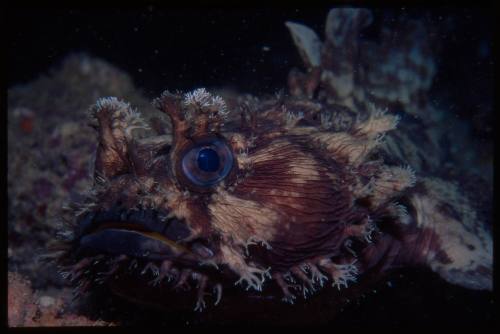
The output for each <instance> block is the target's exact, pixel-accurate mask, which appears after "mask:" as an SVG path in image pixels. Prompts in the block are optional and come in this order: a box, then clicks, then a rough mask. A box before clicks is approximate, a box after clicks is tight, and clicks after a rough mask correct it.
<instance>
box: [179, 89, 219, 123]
mask: <svg viewBox="0 0 500 334" xmlns="http://www.w3.org/2000/svg"><path fill="white" fill-rule="evenodd" d="M183 104H184V106H186V107H189V106H191V107H195V108H197V109H199V110H201V111H204V112H217V114H218V115H219V116H220V117H222V118H225V117H226V116H227V114H228V109H227V105H226V102H225V101H224V99H223V98H222V97H220V96H215V95H212V94H210V93H209V92H207V90H206V89H205V88H198V89H195V90H193V91H192V92H188V93H186V94H184V99H183Z"/></svg>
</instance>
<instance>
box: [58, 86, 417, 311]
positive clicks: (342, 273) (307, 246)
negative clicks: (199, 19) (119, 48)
mask: <svg viewBox="0 0 500 334" xmlns="http://www.w3.org/2000/svg"><path fill="white" fill-rule="evenodd" d="M154 104H155V106H156V107H157V108H158V109H159V110H160V111H162V112H164V113H166V114H167V115H168V117H169V118H170V121H171V129H172V131H171V134H169V135H163V136H153V137H148V138H142V139H137V138H135V137H134V136H133V132H134V130H135V129H140V128H147V127H148V125H146V123H145V122H144V121H143V120H142V119H141V116H140V114H139V113H138V112H136V111H135V110H133V109H132V108H131V106H130V105H129V104H128V103H125V102H123V101H120V100H118V99H116V98H103V99H100V100H98V101H97V103H96V104H95V105H94V106H92V107H91V108H90V112H89V113H90V115H91V117H92V119H93V120H94V121H96V129H97V133H98V141H99V144H98V148H97V152H96V159H95V169H94V184H93V187H92V189H91V191H90V192H89V194H88V195H87V197H86V198H85V200H84V201H83V202H82V203H80V205H79V206H78V207H77V208H76V209H75V211H74V215H73V216H74V220H73V223H72V224H71V233H67V235H71V237H69V238H68V240H66V241H65V245H66V246H65V251H64V252H63V253H64V255H63V256H61V257H60V263H61V266H62V267H63V268H65V269H64V275H65V277H67V278H69V279H70V280H73V281H77V282H79V284H78V289H77V291H78V292H83V291H85V290H87V289H89V288H91V287H92V286H93V285H94V284H103V283H108V284H112V282H113V280H114V279H115V278H116V277H118V276H121V277H123V276H125V277H128V278H129V279H142V278H143V277H149V281H147V282H146V283H145V284H150V285H152V286H167V285H170V286H172V287H173V288H190V287H196V288H197V291H198V293H197V301H196V306H195V308H196V309H197V310H201V309H203V308H204V307H205V299H204V298H205V296H206V295H207V293H206V291H207V290H210V289H211V291H213V293H212V295H213V296H212V297H213V300H214V302H215V303H218V302H219V300H220V299H221V296H222V291H223V289H225V288H226V287H231V288H234V285H235V283H236V284H237V285H241V287H243V288H244V289H246V290H247V291H248V293H251V292H252V290H253V291H254V293H255V291H257V292H261V291H262V290H263V289H264V288H265V287H266V285H274V286H275V287H277V288H279V289H278V291H282V293H283V295H284V297H283V299H284V300H285V301H289V302H293V300H294V299H295V294H294V291H293V290H294V289H298V290H301V292H300V293H301V294H302V293H303V294H304V296H305V295H307V294H308V293H313V291H316V290H318V289H320V288H321V287H323V285H324V283H325V282H330V284H331V285H333V286H334V287H336V288H339V289H340V288H342V287H345V286H347V285H348V284H351V283H352V282H354V281H356V278H357V276H358V275H359V274H360V273H361V272H362V271H363V270H364V268H363V263H362V261H361V262H360V261H358V259H359V257H358V256H357V255H359V254H360V253H361V252H362V250H363V249H364V248H365V247H367V246H368V245H370V244H372V243H376V242H377V239H378V236H379V235H380V234H381V233H382V232H383V230H384V228H385V226H386V225H387V224H389V223H390V222H392V221H404V220H405V219H408V217H407V212H406V211H405V210H404V207H403V206H402V205H401V204H400V203H398V202H397V201H396V199H397V198H398V197H399V196H401V194H403V193H404V191H405V190H406V189H409V188H411V187H412V186H413V184H414V183H415V176H414V173H413V171H412V170H411V169H410V168H408V167H400V166H389V165H386V164H384V162H383V161H382V159H381V158H380V156H378V155H377V150H376V148H377V146H378V145H379V143H380V141H381V139H382V137H383V135H384V133H385V132H387V131H390V130H392V129H394V128H395V127H396V125H397V122H398V118H397V117H396V116H393V115H388V114H385V113H383V112H380V111H378V110H369V111H367V112H366V114H365V115H364V116H362V117H361V118H359V117H360V116H359V114H358V116H357V117H358V118H357V119H356V120H354V119H352V122H351V124H349V125H346V126H345V127H344V128H343V129H336V130H335V131H334V130H333V129H332V127H331V121H332V115H333V114H336V115H339V113H343V114H344V115H346V117H347V116H349V110H346V108H345V107H342V108H341V107H338V108H337V107H336V106H329V107H328V108H322V107H321V106H320V107H318V105H317V104H315V103H313V102H304V101H300V100H294V99H291V98H288V99H285V98H283V97H277V98H272V99H269V100H266V101H258V102H255V101H254V102H252V101H251V100H248V101H243V102H241V103H239V104H233V105H229V104H228V103H226V101H225V100H224V99H223V98H221V97H219V96H215V95H213V94H211V93H209V92H207V91H206V90H205V89H203V88H202V89H197V90H194V91H192V92H188V93H186V94H180V93H177V94H172V93H169V92H165V93H163V94H162V95H161V97H159V98H158V99H156V100H155V101H154ZM344 119H345V118H344ZM344 123H345V122H344ZM295 280H298V281H299V282H300V283H301V284H291V283H290V282H292V281H295ZM266 283H267V284H266ZM245 293H247V292H245Z"/></svg>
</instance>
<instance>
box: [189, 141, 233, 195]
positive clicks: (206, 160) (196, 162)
mask: <svg viewBox="0 0 500 334" xmlns="http://www.w3.org/2000/svg"><path fill="white" fill-rule="evenodd" d="M232 167H233V154H232V152H231V149H230V148H229V147H228V146H227V144H226V143H224V141H222V140H219V139H215V140H211V141H205V142H202V143H199V144H198V145H196V146H195V147H193V148H191V149H190V150H189V151H188V152H187V153H186V154H185V155H184V157H183V158H182V172H183V173H184V175H185V176H186V177H187V178H188V179H189V181H190V182H192V183H193V184H195V185H197V186H201V187H209V186H212V185H214V184H216V183H218V182H220V181H222V180H223V179H224V178H225V177H226V176H227V175H228V174H229V172H230V171H231V169H232Z"/></svg>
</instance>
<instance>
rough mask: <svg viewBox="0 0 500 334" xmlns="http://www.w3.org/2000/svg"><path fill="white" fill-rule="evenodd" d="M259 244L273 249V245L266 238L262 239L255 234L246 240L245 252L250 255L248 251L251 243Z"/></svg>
mask: <svg viewBox="0 0 500 334" xmlns="http://www.w3.org/2000/svg"><path fill="white" fill-rule="evenodd" d="M259 244H260V245H262V246H263V247H265V248H266V249H268V250H271V249H273V248H272V247H271V245H270V244H269V243H268V242H267V241H266V240H263V239H260V238H258V237H255V236H251V237H250V238H248V240H247V241H246V244H245V254H246V255H247V256H248V255H249V253H248V246H250V245H259Z"/></svg>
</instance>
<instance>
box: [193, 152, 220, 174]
mask: <svg viewBox="0 0 500 334" xmlns="http://www.w3.org/2000/svg"><path fill="white" fill-rule="evenodd" d="M196 162H197V163H198V168H200V169H201V170H202V171H205V172H215V171H217V170H218V169H219V165H220V158H219V155H218V154H217V152H215V151H214V150H212V149H211V148H204V149H202V150H201V151H200V152H199V153H198V158H197V159H196Z"/></svg>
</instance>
